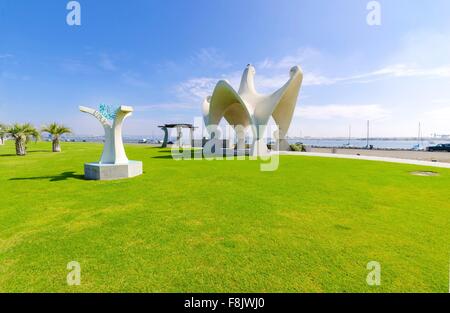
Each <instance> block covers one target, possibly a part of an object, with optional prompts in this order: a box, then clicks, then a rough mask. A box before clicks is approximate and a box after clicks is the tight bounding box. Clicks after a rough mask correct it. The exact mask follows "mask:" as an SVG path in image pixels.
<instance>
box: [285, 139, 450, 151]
mask: <svg viewBox="0 0 450 313" xmlns="http://www.w3.org/2000/svg"><path fill="white" fill-rule="evenodd" d="M288 141H289V143H296V142H301V143H303V144H306V145H311V146H316V147H343V146H347V145H348V140H347V139H343V140H336V139H301V140H298V139H297V140H293V139H290V140H288ZM448 142H449V141H443V140H423V141H422V143H421V144H422V146H423V147H428V146H434V145H437V144H439V143H448ZM417 144H418V141H417V140H369V145H373V147H374V148H386V149H412V148H413V146H415V145H417ZM366 145H367V141H366V139H363V140H358V139H353V140H350V147H355V148H363V147H365V146H366Z"/></svg>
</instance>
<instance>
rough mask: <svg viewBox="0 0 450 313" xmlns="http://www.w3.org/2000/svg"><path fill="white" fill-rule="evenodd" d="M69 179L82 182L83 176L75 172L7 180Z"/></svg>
mask: <svg viewBox="0 0 450 313" xmlns="http://www.w3.org/2000/svg"><path fill="white" fill-rule="evenodd" d="M69 178H73V179H81V180H84V175H78V174H75V172H64V173H61V174H59V175H53V176H36V177H16V178H10V179H9V180H38V179H49V180H50V181H62V180H67V179H69Z"/></svg>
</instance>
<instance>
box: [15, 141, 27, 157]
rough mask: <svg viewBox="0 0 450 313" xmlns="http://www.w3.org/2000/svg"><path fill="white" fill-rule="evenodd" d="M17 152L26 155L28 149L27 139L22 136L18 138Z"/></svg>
mask: <svg viewBox="0 0 450 313" xmlns="http://www.w3.org/2000/svg"><path fill="white" fill-rule="evenodd" d="M16 154H17V155H26V154H27V150H26V148H25V140H23V139H22V138H17V139H16Z"/></svg>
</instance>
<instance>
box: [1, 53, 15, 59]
mask: <svg viewBox="0 0 450 313" xmlns="http://www.w3.org/2000/svg"><path fill="white" fill-rule="evenodd" d="M13 57H14V55H12V54H10V53H3V54H1V53H0V59H9V58H13Z"/></svg>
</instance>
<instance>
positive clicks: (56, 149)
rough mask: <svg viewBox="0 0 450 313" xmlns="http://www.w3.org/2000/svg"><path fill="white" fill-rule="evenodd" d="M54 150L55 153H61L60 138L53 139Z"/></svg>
mask: <svg viewBox="0 0 450 313" xmlns="http://www.w3.org/2000/svg"><path fill="white" fill-rule="evenodd" d="M52 149H53V152H61V145H60V144H59V138H53V142H52Z"/></svg>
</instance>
